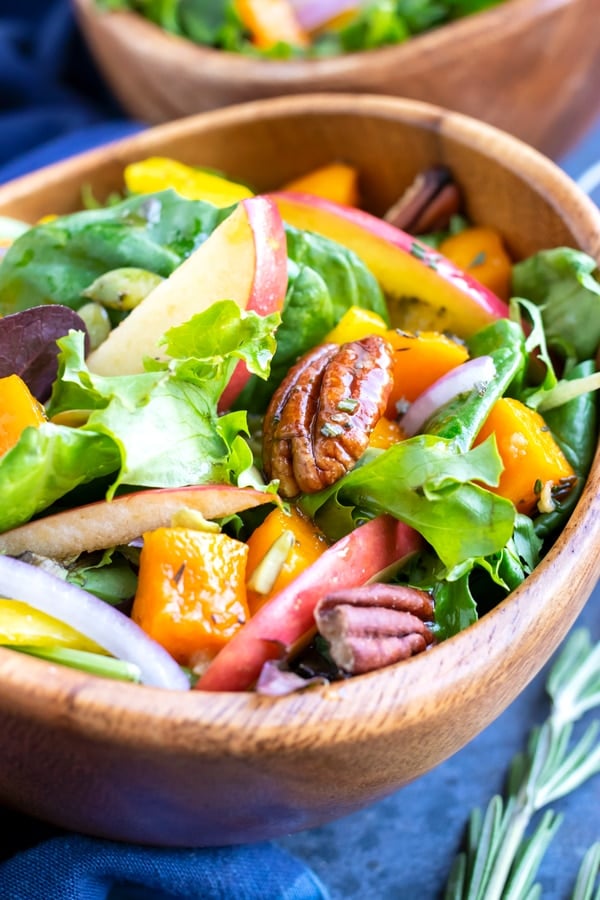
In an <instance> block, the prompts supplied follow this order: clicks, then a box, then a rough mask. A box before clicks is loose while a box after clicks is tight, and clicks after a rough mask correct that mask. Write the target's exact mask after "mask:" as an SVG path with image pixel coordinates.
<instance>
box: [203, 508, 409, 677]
mask: <svg viewBox="0 0 600 900" xmlns="http://www.w3.org/2000/svg"><path fill="white" fill-rule="evenodd" d="M423 544H424V542H423V538H422V537H421V535H420V534H419V533H418V532H417V531H415V530H414V528H411V527H410V526H409V525H405V524H404V523H403V522H399V521H398V520H397V519H394V518H393V517H392V516H387V515H386V516H378V517H377V518H376V519H372V520H371V521H370V522H367V523H365V524H364V525H361V526H359V527H358V528H356V529H355V530H354V531H352V532H350V534H347V535H346V536H345V537H343V538H341V539H340V540H339V541H336V543H335V544H332V546H331V547H329V548H328V549H327V550H325V552H324V553H323V554H322V555H321V556H320V557H319V558H318V559H317V560H316V561H315V562H314V563H313V564H312V565H311V566H309V567H308V568H307V569H305V570H304V572H302V573H301V574H300V575H299V576H298V577H297V578H295V579H294V581H292V582H291V583H290V584H289V585H288V586H287V587H285V588H284V589H283V590H282V591H280V592H279V593H278V594H276V596H275V597H273V598H272V599H271V600H269V601H268V602H267V603H265V605H264V606H262V607H261V608H260V609H259V610H258V612H257V613H256V614H255V615H254V616H253V617H252V618H251V619H249V620H248V622H246V624H245V625H244V626H243V627H242V628H240V630H239V631H238V632H236V634H235V635H234V637H233V638H232V639H231V641H229V643H227V644H226V645H225V646H224V647H223V648H222V650H220V651H219V653H218V654H217V656H216V657H215V658H214V659H213V661H212V662H211V663H210V665H209V666H208V668H207V669H206V671H205V672H204V674H203V675H202V676H201V678H199V679H198V681H197V683H196V685H195V687H196V688H197V689H198V690H203V691H244V690H247V689H248V688H249V687H251V686H252V685H253V684H254V682H255V681H256V679H257V678H258V676H259V675H260V672H261V669H262V667H263V665H264V663H266V662H267V661H268V660H270V659H276V658H278V657H279V656H280V654H281V646H282V645H283V646H284V647H291V646H293V645H294V644H295V643H296V642H297V641H299V640H300V639H301V638H303V636H304V635H306V633H307V632H309V633H310V632H311V631H312V630H314V627H315V620H314V610H315V607H316V605H317V602H318V601H319V600H320V599H321V597H322V596H323V594H324V592H326V591H333V590H340V589H343V588H348V587H357V586H359V585H363V584H367V583H368V582H370V581H374V580H375V579H376V578H377V576H380V577H381V576H382V573H386V574H387V576H388V577H389V572H390V571H391V570H393V568H397V567H398V566H399V565H400V564H401V563H402V562H403V561H404V560H406V559H407V558H408V557H409V556H411V555H412V554H414V553H416V552H418V551H419V550H420V549H421V548H422V547H423Z"/></svg>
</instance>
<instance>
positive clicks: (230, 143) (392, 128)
mask: <svg viewBox="0 0 600 900" xmlns="http://www.w3.org/2000/svg"><path fill="white" fill-rule="evenodd" d="M151 155H163V156H172V157H175V158H177V159H180V160H182V161H184V162H188V163H192V164H196V165H203V166H209V167H213V168H218V169H220V170H222V171H224V172H226V173H227V174H230V175H232V176H236V177H238V178H241V179H244V180H246V181H248V182H249V183H250V184H252V185H253V186H254V187H255V188H256V190H257V191H266V190H270V189H274V188H276V187H278V186H280V185H281V184H282V183H283V182H284V181H286V180H287V179H289V178H291V177H294V176H296V175H299V174H301V173H303V172H306V171H307V170H309V169H310V168H312V167H315V166H317V165H319V164H321V163H325V162H329V161H331V160H334V159H342V160H345V161H347V162H350V163H352V164H354V165H356V166H357V167H358V168H359V170H360V172H361V189H362V195H363V199H364V205H365V206H366V207H367V208H368V209H370V210H371V211H372V212H374V213H382V212H383V211H384V210H385V209H386V208H387V207H389V206H390V205H391V203H392V202H393V201H394V200H395V199H396V198H397V197H398V196H399V194H400V193H401V191H402V190H403V189H404V188H405V187H406V185H407V184H409V183H410V181H412V179H413V178H414V176H415V175H416V174H417V172H419V171H420V170H422V169H423V168H425V167H427V166H429V165H433V164H435V163H443V164H446V165H448V166H449V167H450V169H451V170H452V171H453V173H454V175H455V178H456V180H457V181H458V183H459V184H460V186H461V189H462V191H463V193H464V197H465V202H466V208H467V212H468V214H469V216H470V217H471V218H472V219H473V220H474V221H475V222H480V223H486V224H490V225H493V226H495V227H497V228H498V229H499V230H500V231H501V232H502V234H503V235H504V237H505V239H506V241H507V243H508V245H509V247H510V250H511V251H512V253H513V254H514V255H515V257H517V258H518V257H523V256H526V255H529V254H530V253H532V252H534V251H536V250H538V249H542V248H545V247H552V246H558V245H563V244H567V245H571V246H574V247H578V248H581V249H583V250H585V251H586V252H588V253H590V254H591V255H593V256H594V257H595V258H596V259H597V260H600V213H599V212H598V210H597V209H596V208H595V206H594V205H593V204H592V203H591V202H590V201H589V200H588V199H587V198H586V197H585V196H584V195H583V194H582V193H581V192H580V191H579V190H578V189H577V188H576V187H575V186H574V185H573V183H572V182H571V181H570V180H569V179H568V178H567V177H566V176H565V175H564V174H563V173H562V172H560V171H559V170H558V169H557V168H556V167H555V166H554V165H553V164H552V163H550V162H549V161H548V160H546V159H544V158H543V157H541V156H540V155H539V154H538V153H537V152H536V151H534V150H532V149H531V148H529V147H527V146H526V145H524V144H522V143H520V142H519V141H516V140H515V139H513V138H510V137H508V136H507V135H504V134H502V133H500V132H497V131H496V130H495V129H493V128H490V127H488V126H485V125H483V124H481V123H478V122H475V121H472V120H470V119H466V118H464V117H463V116H461V115H458V114H455V113H449V112H447V111H444V110H442V109H440V108H437V107H432V106H428V105H425V104H421V103H419V102H416V101H404V100H395V99H390V98H383V97H371V96H368V95H364V96H360V97H357V96H354V95H317V96H302V97H297V98H280V99H276V100H265V101H258V102H256V103H252V104H249V105H245V106H242V107H231V108H229V109H225V110H221V111H216V112H213V113H209V114H206V115H202V116H197V117H192V118H190V119H187V120H182V121H178V122H175V123H171V124H168V125H163V126H160V127H158V128H155V129H152V130H149V131H147V132H144V133H141V134H139V135H136V136H134V137H132V138H128V139H126V140H124V141H121V142H118V143H115V144H113V145H109V146H106V147H103V148H100V149H99V150H95V151H92V152H90V153H87V154H84V155H82V156H80V157H75V158H73V159H71V160H67V161H65V162H63V163H60V164H57V165H55V166H52V167H49V168H47V169H46V170H43V171H40V172H37V173H34V174H32V175H29V176H26V177H24V178H21V179H18V180H17V181H14V182H12V183H10V184H7V185H5V186H3V187H0V214H2V215H10V216H15V217H18V218H23V219H25V220H27V221H30V222H35V221H36V220H37V219H38V218H39V217H40V216H42V215H46V214H49V213H58V214H61V213H66V212H69V211H72V210H74V209H77V208H80V206H81V188H82V185H86V186H88V187H89V188H91V190H92V191H93V193H94V194H95V196H96V197H97V198H98V199H100V200H102V199H104V198H105V197H107V196H108V194H109V193H110V192H111V191H114V190H119V189H122V187H123V180H122V170H123V166H124V165H125V164H126V163H127V162H130V161H133V160H136V159H140V158H144V157H147V156H151ZM599 468H600V463H599V461H598V458H596V462H595V464H594V467H593V470H592V473H591V475H590V478H589V483H588V485H587V487H586V490H585V492H584V495H583V497H582V499H581V501H580V503H579V504H578V507H577V509H576V511H575V512H574V514H573V516H572V517H571V520H570V522H569V523H568V525H567V527H566V528H565V530H564V532H563V534H562V535H561V537H560V538H559V540H558V541H557V543H556V544H555V545H554V547H553V548H552V550H551V551H550V553H549V554H548V556H547V557H546V559H545V560H544V561H543V563H542V564H541V565H540V566H539V568H538V569H537V570H536V572H535V573H534V575H533V576H531V577H530V578H529V579H527V581H526V582H525V583H524V584H523V585H522V586H521V587H520V588H519V589H518V590H517V591H516V592H515V593H514V594H513V595H512V596H511V597H509V598H508V599H507V600H506V601H504V603H502V604H501V605H500V606H499V607H497V608H496V609H495V610H494V611H493V612H491V613H489V614H488V615H486V616H485V617H483V618H482V619H481V621H480V622H479V623H477V624H476V625H475V626H472V627H471V628H470V629H468V630H467V631H465V632H463V633H461V634H459V635H457V636H456V637H455V638H452V639H450V640H448V641H447V642H445V643H444V644H442V645H440V646H439V647H436V648H435V650H434V651H433V652H431V653H428V654H423V655H422V656H418V657H415V658H414V659H413V660H411V661H410V662H408V663H405V664H402V663H401V664H398V665H396V666H392V667H390V668H389V669H386V670H382V671H380V672H377V673H373V674H372V675H368V676H361V677H358V678H355V679H351V680H350V681H348V682H345V683H344V684H343V685H341V686H340V685H335V684H334V685H331V686H329V687H326V688H319V689H316V690H315V691H310V692H307V693H304V694H299V695H291V696H288V697H284V698H281V699H280V700H277V701H271V700H269V699H266V698H261V697H258V696H256V695H252V694H239V695H234V694H223V695H218V694H217V695H205V694H201V693H200V692H190V694H189V695H183V696H180V695H176V696H175V695H173V694H172V693H171V692H164V691H160V690H157V689H151V688H139V687H136V686H127V685H125V686H120V685H115V684H114V683H110V682H108V681H103V680H101V679H97V678H93V677H91V676H86V675H83V674H82V673H77V672H72V671H69V670H60V669H58V668H57V667H49V666H46V665H45V664H43V663H40V662H38V661H36V660H32V659H27V658H25V657H21V656H20V655H18V654H14V653H11V652H10V651H4V650H2V651H0V684H1V685H2V691H1V692H0V722H2V723H3V733H4V734H5V735H7V739H6V740H5V741H4V743H3V748H2V749H0V759H1V761H2V765H0V799H2V800H3V801H4V802H9V803H11V804H13V805H16V806H18V807H20V808H23V809H25V810H26V811H28V812H32V813H33V814H34V815H38V816H40V817H42V818H47V819H50V820H51V821H54V822H57V823H58V824H62V825H64V826H66V827H69V828H75V829H77V830H80V831H84V832H88V833H93V834H100V835H104V836H107V837H113V838H116V839H124V840H136V841H142V842H149V843H163V844H188V845H199V844H220V843H228V842H236V841H248V840H259V839H262V838H265V837H272V836H274V835H277V834H282V833H285V832H287V831H291V830H296V829H298V828H304V827H309V826H312V825H316V824H318V823H321V822H323V821H327V820H328V819H331V818H333V817H335V816H339V815H343V814H346V813H348V812H350V811H352V810H353V809H357V808H359V807H360V806H362V805H364V804H365V803H368V802H371V801H373V800H375V799H376V798H378V797H381V796H383V795H385V794H386V793H389V792H390V791H391V790H394V789H396V788H398V787H400V786H401V785H403V784H406V783H407V782H408V781H410V780H412V779H414V778H416V777H418V776H419V775H420V774H423V773H424V772H426V771H427V770H428V769H430V768H432V767H433V766H435V765H437V764H438V763H439V762H441V761H442V760H443V759H445V758H447V757H448V756H449V755H450V754H452V753H454V752H455V751H457V750H458V749H460V747H462V746H464V744H465V743H466V742H467V741H469V740H470V739H471V738H472V737H474V736H475V735H476V734H477V733H478V732H479V731H481V730H482V728H484V727H485V726H486V725H487V724H489V722H491V721H492V720H493V719H494V718H495V717H496V716H498V715H499V714H500V713H501V712H502V710H503V709H505V708H506V706H507V705H508V704H509V703H510V702H511V701H512V700H513V699H514V698H515V697H516V696H517V694H518V693H519V692H520V690H521V689H522V688H523V687H524V686H525V685H526V684H527V683H528V681H529V680H530V679H531V678H532V677H533V676H534V675H535V674H536V673H537V672H538V671H539V669H540V668H541V667H542V665H543V664H544V663H545V662H546V661H547V659H548V658H549V656H550V654H551V653H552V652H553V651H554V649H556V647H557V646H558V644H559V642H560V641H561V640H562V638H563V637H564V636H565V634H566V633H567V631H568V629H569V627H570V626H571V624H572V623H573V621H574V620H575V618H576V616H577V613H578V612H579V611H580V609H581V608H582V607H583V605H584V603H585V601H586V599H587V597H588V596H589V594H590V593H591V591H592V589H593V587H594V585H595V583H596V581H597V578H598V576H599V575H600V560H599V559H598V556H597V553H596V548H597V546H598V544H599V541H600V499H598V497H599V491H598V488H599V487H600V483H599V482H600V473H599ZM575 553H576V559H577V565H576V566H574V565H573V560H574V558H575V556H574V554H575ZM367 763H368V764H367ZM34 771H35V773H36V774H35V776H33V775H32V773H33V772H34ZM334 772H335V777H333V774H332V773H334ZM140 810H141V812H140Z"/></svg>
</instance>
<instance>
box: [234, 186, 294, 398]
mask: <svg viewBox="0 0 600 900" xmlns="http://www.w3.org/2000/svg"><path fill="white" fill-rule="evenodd" d="M263 201H265V198H264V197H253V198H252V199H251V200H244V201H243V202H242V204H241V205H242V206H243V208H244V209H245V211H246V215H247V217H248V223H249V225H250V227H251V229H252V233H253V235H254V278H253V281H252V285H251V288H250V295H249V297H248V300H247V303H246V307H245V308H246V309H247V310H253V311H254V312H255V313H257V314H258V315H260V316H268V315H269V314H270V313H273V312H281V310H282V308H283V301H284V300H285V294H286V291H287V283H288V270H287V259H288V257H287V243H286V238H285V231H284V227H283V222H282V220H281V215H280V214H279V213H278V210H277V207H276V205H275V204H274V203H273V201H271V200H268V201H266V202H263ZM261 235H262V236H263V237H262V238H261ZM233 264H234V265H236V262H235V260H234V263H233ZM227 299H228V298H227ZM249 378H250V373H249V372H248V369H247V367H246V363H245V362H244V361H243V360H240V361H239V362H238V364H237V366H236V367H235V369H234V371H233V374H232V376H231V378H230V379H229V382H228V384H227V387H226V388H225V390H224V391H223V393H222V394H221V398H220V400H219V405H218V409H219V412H223V411H224V410H226V409H229V408H230V407H231V405H232V404H233V402H234V401H235V399H236V397H237V396H238V395H239V394H240V393H241V391H242V389H243V388H244V386H245V384H246V382H247V381H248V379H249Z"/></svg>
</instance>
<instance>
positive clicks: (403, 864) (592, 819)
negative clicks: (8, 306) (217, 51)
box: [0, 0, 600, 900]
mask: <svg viewBox="0 0 600 900" xmlns="http://www.w3.org/2000/svg"><path fill="white" fill-rule="evenodd" d="M36 2H37V0H36ZM28 3H29V4H30V5H32V7H33V5H35V4H34V2H33V0H26V2H25V4H24V6H25V7H27V6H28ZM57 5H58V4H57ZM21 6H22V4H18V3H17V2H16V0H0V24H2V17H3V16H7V15H10V14H16V13H14V10H17V11H18V10H20V9H21ZM44 6H45V0H44V3H41V2H37V7H39V8H40V9H43V8H44ZM1 36H2V34H1V32H0V37H1ZM2 62H3V61H2V60H0V64H2ZM4 63H6V60H5V61H4ZM21 74H22V73H21ZM80 77H81V69H80ZM22 83H23V85H24V86H27V85H28V81H27V79H26V78H25V76H23V77H22ZM19 84H21V82H19ZM40 85H41V87H43V84H41V83H40ZM20 90H21V88H20ZM39 90H40V88H38V89H36V91H33V95H34V99H35V98H36V97H37V94H38V93H39ZM15 97H16V98H17V99H16V101H15V102H16V106H15V109H14V110H13V113H14V116H13V125H15V124H16V125H17V126H18V128H20V129H22V134H23V135H24V136H25V137H27V139H30V138H31V135H32V130H31V129H32V124H31V123H32V121H34V119H33V118H31V119H29V118H27V115H26V114H25V112H24V111H23V107H24V105H26V101H27V102H29V99H30V98H29V97H28V95H27V94H26V92H25V90H24V87H23V89H22V90H21V93H20V94H19V93H18V92H16V91H15ZM3 99H5V98H2V97H0V108H1V107H2V101H3ZM54 99H55V98H54V97H53V96H52V97H50V96H49V97H48V98H46V99H45V100H44V103H51V102H53V100H54ZM56 103H57V106H56V109H59V108H60V109H63V113H64V97H62V96H60V97H58V98H56ZM56 109H54V110H53V109H52V108H51V107H50V106H45V107H44V112H45V113H48V115H47V117H44V116H42V117H40V116H39V115H37V117H35V122H36V124H37V125H38V127H39V128H40V129H41V130H40V136H39V140H40V141H41V140H42V136H43V138H44V139H46V140H47V139H48V137H51V136H52V135H53V131H52V129H54V133H58V130H59V128H58V126H59V125H60V116H58V117H57V115H58V114H57V113H56ZM38 112H39V110H38ZM84 114H85V115H87V110H84ZM81 115H82V113H81V110H79V118H80V119H81ZM63 125H64V123H63ZM89 125H90V128H91V129H92V131H91V132H88V134H87V138H86V139H85V142H87V143H88V144H89V142H90V139H91V137H92V136H95V137H96V138H97V142H98V143H101V142H102V141H103V139H105V138H104V137H103V131H102V124H100V125H96V124H95V120H94V116H93V115H90V123H89ZM95 127H97V128H98V131H97V132H93V129H94V128H95ZM133 127H135V126H133V125H132V128H133ZM13 131H14V129H13ZM30 149H31V155H30V156H29V157H28V156H27V154H23V153H21V154H20V155H19V156H18V157H15V159H14V160H13V161H11V160H8V159H7V158H6V157H5V158H3V156H2V153H3V150H2V146H0V164H3V165H4V169H3V173H4V177H9V176H13V175H18V174H21V172H22V171H26V170H27V169H30V168H32V167H35V163H36V156H35V153H36V146H35V140H33V139H31V148H30ZM78 149H82V147H81V146H77V141H76V140H73V141H72V142H71V144H70V147H69V151H70V152H74V151H76V150H78ZM63 151H64V146H60V145H58V146H57V148H56V155H57V158H58V156H60V155H61V153H62V152H63ZM48 161H50V159H49V158H48V154H47V153H45V154H44V162H48ZM559 162H560V164H561V165H562V166H563V168H564V169H565V170H566V171H567V172H568V173H569V174H571V175H572V176H573V177H575V178H577V179H578V180H579V182H580V184H581V186H582V187H583V188H584V190H586V191H587V192H588V193H589V194H590V196H591V197H592V199H594V201H595V202H597V203H600V122H598V123H597V125H596V126H595V127H593V128H591V129H590V131H589V132H588V134H586V135H584V136H583V137H582V139H581V140H578V141H577V142H576V143H575V145H574V146H573V148H572V149H571V150H570V151H569V153H567V154H566V155H565V157H564V158H563V159H561V160H560V161H559ZM11 166H12V168H11ZM0 180H1V179H0ZM574 564H575V565H576V564H577V561H575V563H574ZM580 626H585V627H586V628H588V629H589V631H590V633H591V636H592V638H593V640H595V641H598V640H600V587H598V588H596V590H595V591H594V592H593V594H592V596H591V597H590V599H589V602H588V603H587V606H586V608H585V609H584V611H583V612H582V613H581V615H580V617H579V619H578V621H577V623H576V625H575V627H580ZM547 669H548V667H546V669H545V670H544V671H543V672H542V673H540V675H539V676H538V677H537V678H536V679H535V680H534V681H533V682H532V683H531V684H530V685H529V687H528V688H527V689H526V690H525V691H524V692H523V693H522V694H521V695H520V696H519V697H518V699H517V700H516V701H514V702H513V704H512V705H511V706H510V707H509V708H508V709H507V710H506V711H505V712H504V713H503V714H502V715H501V716H500V717H499V718H498V719H497V720H496V721H495V722H494V723H492V724H491V725H490V726H489V727H488V728H487V729H486V730H485V731H483V732H482V733H481V734H480V735H479V736H478V737H477V738H476V739H475V740H473V741H472V742H471V743H470V744H469V745H468V746H467V747H465V748H464V749H463V750H461V751H460V752H459V753H457V754H455V755H454V756H453V757H451V758H450V759H448V760H447V761H446V762H445V763H443V764H442V765H440V766H439V767H437V768H436V769H435V770H433V771H432V772H430V773H429V774H427V775H426V776H424V777H422V778H420V779H419V780H418V781H416V782H414V783H413V784H411V785H408V786H407V787H405V788H403V789H402V790H399V791H397V792H396V793H394V794H392V795H391V796H389V797H387V798H386V799H383V800H381V801H379V802H378V803H375V804H374V805H371V806H369V807H368V808H365V809H363V810H362V811H360V812H356V813H354V814H353V815H350V816H347V817H346V818H343V819H340V820H338V821H335V822H331V823H329V824H325V825H323V826H321V827H318V828H313V829H311V830H308V831H305V832H302V833H299V834H295V835H289V836H284V837H282V838H281V839H280V840H279V841H278V843H279V844H280V845H281V846H282V847H284V848H286V849H287V850H289V851H291V852H292V853H293V854H295V855H296V856H297V857H298V858H300V859H301V860H303V861H305V862H306V863H307V864H308V865H309V866H310V867H311V868H312V869H313V870H314V871H315V872H316V873H317V875H319V876H320V878H321V879H322V881H323V882H324V884H325V885H326V887H327V888H328V889H329V891H330V894H331V898H332V900H359V898H360V900H365V898H367V900H368V898H376V900H387V898H389V900H392V898H394V900H397V898H400V900H402V898H407V900H409V898H410V900H412V898H416V900H421V898H423V900H434V898H437V897H440V896H442V894H443V889H444V885H445V882H446V879H447V876H448V873H449V870H450V867H451V864H452V861H453V859H454V856H455V854H456V853H457V851H458V850H459V848H460V845H461V841H462V838H463V836H464V831H465V826H466V824H467V820H468V816H469V813H470V811H471V809H472V808H473V807H475V806H480V807H483V806H485V805H486V803H487V801H488V800H489V799H490V797H491V796H492V795H493V794H494V793H496V792H501V790H502V787H503V783H504V778H505V775H506V772H507V767H508V765H509V763H510V761H511V759H512V757H513V755H514V754H515V753H516V752H517V751H519V750H521V749H523V747H524V744H525V742H526V739H527V736H528V734H529V731H530V729H531V728H532V726H534V725H536V724H539V723H541V721H543V719H544V718H545V716H546V715H547V712H548V702H547V699H546V696H545V691H544V685H545V677H546V675H547ZM553 809H555V810H556V811H557V812H562V813H563V814H564V819H563V822H562V825H561V827H560V830H559V832H558V834H557V836H556V837H555V839H554V841H553V843H552V845H551V847H550V849H549V851H548V853H547V855H546V857H545V859H544V861H543V863H542V866H541V870H540V877H539V880H540V882H541V885H542V889H543V893H542V896H543V897H544V898H552V900H563V898H564V900H567V898H569V897H570V896H571V891H572V887H573V884H574V880H575V876H576V873H577V870H578V868H579V865H580V862H581V859H582V857H583V855H584V853H585V851H586V849H587V848H588V847H589V846H590V845H591V844H592V843H594V842H596V841H598V840H600V776H596V777H595V779H593V780H592V781H590V782H588V783H587V784H586V785H585V786H584V787H582V788H581V789H579V790H578V791H577V792H575V793H574V794H572V795H570V796H568V797H567V798H564V799H563V800H561V801H558V802H556V803H555V804H553ZM146 900H149V898H146ZM265 900H269V898H265ZM272 900H277V898H272Z"/></svg>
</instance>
